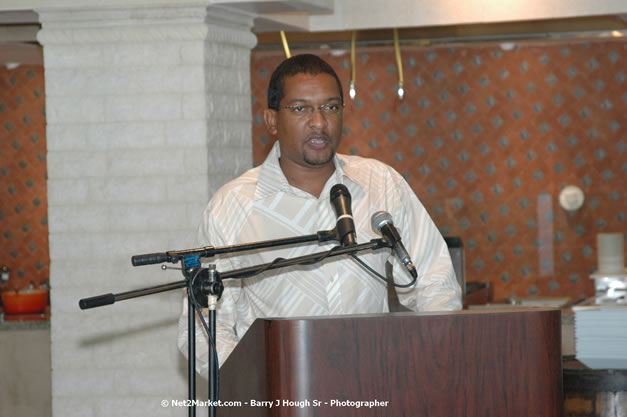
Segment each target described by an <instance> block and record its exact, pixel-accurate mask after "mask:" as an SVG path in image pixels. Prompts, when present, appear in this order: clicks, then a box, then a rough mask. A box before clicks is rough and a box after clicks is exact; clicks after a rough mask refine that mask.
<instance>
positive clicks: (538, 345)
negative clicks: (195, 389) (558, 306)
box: [218, 308, 563, 417]
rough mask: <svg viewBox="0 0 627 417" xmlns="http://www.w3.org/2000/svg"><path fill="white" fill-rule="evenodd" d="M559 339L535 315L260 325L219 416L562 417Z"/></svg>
mask: <svg viewBox="0 0 627 417" xmlns="http://www.w3.org/2000/svg"><path fill="white" fill-rule="evenodd" d="M560 332H561V320H560V311H559V310H552V309H543V308H537V309H524V310H523V309H507V310H499V311H461V312H452V313H396V314H380V315H359V316H333V317H328V316H327V317H309V318H292V319H259V320H256V321H255V322H254V323H253V325H252V326H251V327H250V329H249V330H248V332H247V333H246V335H245V336H244V337H243V338H242V340H241V342H240V343H239V344H238V346H237V347H236V349H235V350H234V351H233V353H232V354H231V356H230V357H229V358H228V360H227V361H226V363H225V364H224V366H222V368H221V372H220V399H221V400H222V401H233V400H234V401H240V402H241V405H240V406H233V407H220V408H219V409H218V416H220V417H224V416H245V417H255V416H273V417H274V416H324V417H330V416H338V417H349V416H359V417H365V416H391V417H404V416H406V417H419V416H424V417H445V416H465V417H475V416H476V417H488V416H492V417H524V416H529V417H560V416H562V415H563V399H562V359H561V346H560V343H561V341H560ZM261 401H267V402H268V403H265V404H264V403H260V402H261ZM270 403H271V404H272V407H269V404H270Z"/></svg>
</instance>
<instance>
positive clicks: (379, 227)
mask: <svg viewBox="0 0 627 417" xmlns="http://www.w3.org/2000/svg"><path fill="white" fill-rule="evenodd" d="M371 224H372V229H373V230H375V231H377V232H379V233H381V234H382V235H383V237H384V238H385V239H387V240H388V241H389V242H390V243H391V244H392V249H393V250H394V253H396V257H397V258H398V259H399V260H400V261H401V263H402V264H403V265H405V268H406V269H407V272H409V274H410V275H411V276H412V277H414V278H417V277H418V272H417V271H416V267H415V266H414V263H413V262H412V261H411V258H410V257H409V254H408V253H407V249H405V246H403V243H402V242H401V236H400V235H399V234H398V230H396V227H394V223H392V216H391V215H390V213H388V212H387V211H377V212H376V213H375V214H373V215H372V219H371Z"/></svg>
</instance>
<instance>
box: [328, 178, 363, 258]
mask: <svg viewBox="0 0 627 417" xmlns="http://www.w3.org/2000/svg"><path fill="white" fill-rule="evenodd" d="M331 205H333V208H334V209H335V214H336V215H337V224H336V229H337V234H338V238H339V241H340V242H341V243H342V246H350V245H355V244H356V243H357V241H356V240H355V239H356V238H355V222H353V212H352V210H351V194H350V193H349V192H348V188H346V186H345V185H343V184H335V185H334V186H333V188H331Z"/></svg>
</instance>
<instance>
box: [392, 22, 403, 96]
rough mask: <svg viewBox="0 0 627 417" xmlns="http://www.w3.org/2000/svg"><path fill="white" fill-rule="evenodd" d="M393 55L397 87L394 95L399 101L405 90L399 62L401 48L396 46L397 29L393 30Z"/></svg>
mask: <svg viewBox="0 0 627 417" xmlns="http://www.w3.org/2000/svg"><path fill="white" fill-rule="evenodd" d="M394 54H395V55H396V69H397V70H398V87H397V89H396V94H398V98H399V99H400V100H402V99H403V96H404V95H405V89H404V88H403V82H404V80H403V61H402V60H401V48H400V46H399V44H398V29H396V28H394Z"/></svg>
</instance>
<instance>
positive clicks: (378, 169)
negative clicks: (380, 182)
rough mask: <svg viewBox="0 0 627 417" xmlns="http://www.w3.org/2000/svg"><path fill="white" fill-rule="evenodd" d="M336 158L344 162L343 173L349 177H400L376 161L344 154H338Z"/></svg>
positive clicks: (384, 164)
mask: <svg viewBox="0 0 627 417" xmlns="http://www.w3.org/2000/svg"><path fill="white" fill-rule="evenodd" d="M338 157H339V158H340V160H342V161H343V162H344V171H345V173H346V174H347V175H349V176H350V174H351V173H353V174H355V173H358V174H360V175H364V174H365V175H379V176H391V177H396V176H400V174H399V173H398V172H397V171H396V170H395V169H394V168H392V167H391V166H390V165H388V164H386V163H385V162H382V161H379V160H378V159H374V158H366V157H362V156H357V155H344V154H338Z"/></svg>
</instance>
